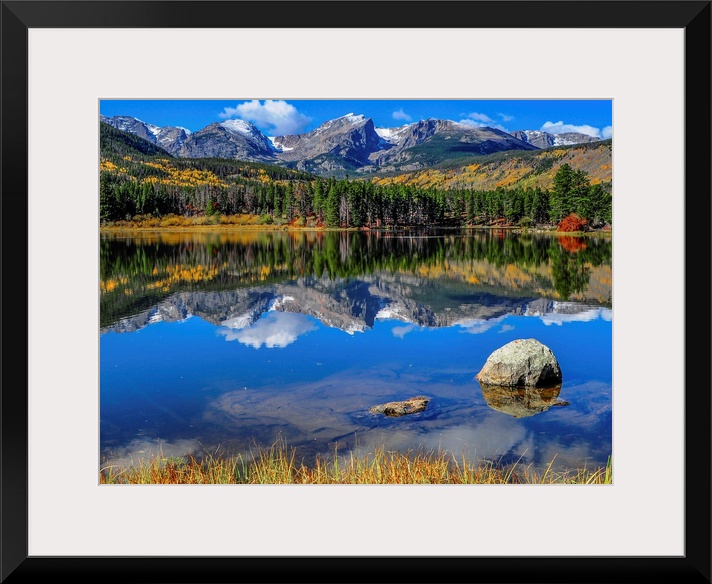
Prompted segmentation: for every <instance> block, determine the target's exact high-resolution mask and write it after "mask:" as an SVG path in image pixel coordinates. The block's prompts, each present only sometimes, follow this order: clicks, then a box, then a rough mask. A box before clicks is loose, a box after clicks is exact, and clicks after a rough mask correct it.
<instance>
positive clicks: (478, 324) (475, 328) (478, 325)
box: [454, 315, 506, 335]
mask: <svg viewBox="0 0 712 584" xmlns="http://www.w3.org/2000/svg"><path fill="white" fill-rule="evenodd" d="M505 318H506V315H504V316H498V317H496V318H491V319H489V320H485V319H482V318H473V319H468V320H462V321H460V322H456V323H454V324H455V325H457V326H459V327H461V328H463V329H464V330H463V331H461V332H463V333H469V334H471V335H480V334H482V333H484V332H486V331H488V330H489V329H491V328H492V327H495V326H497V325H498V324H499V323H500V322H502V321H503V320H504V319H505Z"/></svg>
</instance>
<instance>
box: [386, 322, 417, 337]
mask: <svg viewBox="0 0 712 584" xmlns="http://www.w3.org/2000/svg"><path fill="white" fill-rule="evenodd" d="M414 330H415V325H414V324H409V325H406V326H394V327H393V329H392V330H391V332H392V333H393V336H394V337H397V338H399V339H402V338H403V337H404V336H406V335H407V334H408V333H409V332H411V331H414Z"/></svg>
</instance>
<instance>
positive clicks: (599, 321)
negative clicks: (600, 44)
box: [100, 231, 612, 467]
mask: <svg viewBox="0 0 712 584" xmlns="http://www.w3.org/2000/svg"><path fill="white" fill-rule="evenodd" d="M100 286H101V297H100V309H101V316H100V324H101V330H100V332H101V341H100V342H101V348H100V350H101V380H100V382H101V386H100V393H101V407H100V417H101V452H102V457H103V459H104V460H106V461H112V462H115V463H124V462H129V461H131V460H134V461H135V460H137V459H138V458H140V457H141V456H143V455H148V454H149V453H151V452H153V453H154V454H155V453H156V452H157V451H158V449H159V448H160V449H161V451H162V452H163V454H166V453H167V452H170V453H172V455H176V456H178V455H181V454H187V453H192V454H197V455H200V454H201V453H202V452H210V451H211V450H212V449H215V448H218V447H219V448H221V449H223V450H227V451H230V452H241V453H243V454H245V453H249V452H250V451H251V449H254V446H255V445H263V446H269V445H271V444H272V443H274V442H275V441H276V440H277V439H284V440H285V441H286V442H287V444H289V445H290V446H294V447H296V448H297V449H298V452H299V454H300V456H302V457H303V458H304V459H305V460H306V461H309V460H310V459H313V458H314V457H316V456H328V455H333V453H334V449H335V448H336V449H338V452H339V453H340V454H344V455H348V454H349V453H350V452H354V453H365V452H368V451H369V449H373V448H374V447H378V446H382V445H385V446H386V447H387V448H388V449H393V450H399V451H408V450H413V449H416V448H419V447H422V448H425V449H434V450H438V449H446V450H448V451H451V452H452V453H453V454H454V455H455V456H456V457H460V456H462V455H463V454H467V455H469V456H472V457H476V458H497V459H501V460H504V461H506V460H509V459H511V460H516V459H518V458H520V457H521V458H522V460H523V461H526V462H527V463H531V464H533V465H534V466H535V467H536V466H537V465H541V466H542V467H545V466H546V465H547V464H548V463H549V462H550V460H551V458H552V457H553V456H554V455H556V460H557V463H558V464H559V465H561V466H562V467H566V466H579V465H583V464H584V463H585V464H587V465H588V466H590V465H591V464H592V463H593V464H601V465H603V464H605V463H606V460H607V457H608V455H609V454H610V451H611V382H612V367H611V361H612V342H611V341H612V339H611V320H612V313H611V244H610V239H605V238H603V239H596V238H593V237H588V238H585V241H580V242H578V243H576V242H572V241H571V238H568V239H566V241H565V242H563V243H562V242H561V241H559V238H556V237H551V236H533V235H527V236H524V235H518V234H511V233H507V232H501V233H498V234H495V233H493V232H491V231H488V232H485V233H481V232H449V233H435V232H433V233H406V234H393V233H359V232H279V231H269V232H259V231H244V232H219V233H216V232H212V233H170V234H149V235H140V236H136V235H132V236H128V235H120V234H116V235H106V236H102V238H101V282H100ZM529 337H533V338H537V339H538V340H540V341H541V342H543V343H544V344H546V345H547V346H549V347H550V348H551V349H552V351H554V354H555V355H556V356H557V359H558V360H559V363H560V365H561V367H562V372H563V375H564V380H563V385H562V386H561V387H560V388H559V393H558V394H557V395H555V396H554V395H553V393H552V395H549V393H551V392H549V393H546V392H545V393H546V395H545V394H543V393H539V394H537V395H533V394H531V393H529V394H526V395H522V396H519V395H518V394H517V395H514V394H512V393H509V394H506V395H505V394H501V392H499V393H498V392H496V391H488V390H486V389H485V388H482V387H480V385H479V383H478V382H477V381H475V380H474V375H475V374H476V373H477V371H479V369H480V368H481V367H482V364H483V363H484V361H485V360H486V358H487V356H488V355H489V354H490V353H491V352H492V351H493V350H495V349H497V348H499V347H500V346H502V345H504V344H506V343H507V342H509V341H510V340H513V339H515V338H529ZM421 394H422V395H428V396H429V397H430V398H431V401H430V403H429V405H428V408H427V409H426V410H425V411H423V412H419V413H416V414H412V415H408V416H403V417H400V418H388V417H384V416H377V415H374V414H371V413H369V412H368V409H369V407H371V406H373V405H375V404H378V403H384V402H388V401H397V400H402V399H407V398H408V397H411V396H413V395H421ZM559 394H560V395H559ZM557 400H558V401H557ZM562 400H563V401H565V402H569V403H570V404H571V405H569V406H567V407H551V406H552V405H556V404H557V403H560V402H561V401H562Z"/></svg>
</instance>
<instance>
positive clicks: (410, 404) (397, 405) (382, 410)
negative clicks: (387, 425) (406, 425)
mask: <svg viewBox="0 0 712 584" xmlns="http://www.w3.org/2000/svg"><path fill="white" fill-rule="evenodd" d="M429 401H430V398H427V397H425V396H423V395H419V396H417V397H411V398H409V399H407V400H404V401H394V402H388V403H385V404H379V405H377V406H373V407H371V408H369V410H368V411H369V412H371V413H372V414H385V415H386V416H389V417H398V416H407V415H408V414H416V413H418V412H422V411H424V410H425V409H426V408H427V407H428V402H429Z"/></svg>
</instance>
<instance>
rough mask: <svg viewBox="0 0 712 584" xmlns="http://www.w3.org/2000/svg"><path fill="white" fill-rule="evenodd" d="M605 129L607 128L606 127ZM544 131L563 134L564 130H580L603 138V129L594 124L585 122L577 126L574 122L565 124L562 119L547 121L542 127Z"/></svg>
mask: <svg viewBox="0 0 712 584" xmlns="http://www.w3.org/2000/svg"><path fill="white" fill-rule="evenodd" d="M608 127H609V128H610V126H608ZM604 129H605V128H604ZM541 130H542V132H549V134H562V133H564V132H578V133H579V134H586V135H587V136H595V137H596V138H601V137H602V135H601V129H600V128H596V127H594V126H589V125H587V124H583V125H581V126H575V125H573V124H565V123H564V122H562V121H558V122H546V123H545V124H544V125H543V126H542V127H541Z"/></svg>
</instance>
